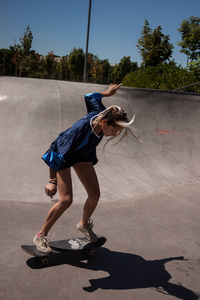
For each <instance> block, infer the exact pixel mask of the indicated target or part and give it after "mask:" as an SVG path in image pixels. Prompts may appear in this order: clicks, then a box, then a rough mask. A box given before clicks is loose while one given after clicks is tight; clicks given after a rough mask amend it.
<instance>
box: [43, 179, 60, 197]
mask: <svg viewBox="0 0 200 300" xmlns="http://www.w3.org/2000/svg"><path fill="white" fill-rule="evenodd" d="M45 192H46V194H47V196H49V197H51V198H53V196H55V194H56V192H57V185H55V184H53V183H48V184H47V185H46V186H45Z"/></svg>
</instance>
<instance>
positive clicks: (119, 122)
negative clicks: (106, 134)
mask: <svg viewBox="0 0 200 300" xmlns="http://www.w3.org/2000/svg"><path fill="white" fill-rule="evenodd" d="M104 119H106V120H107V124H108V126H109V125H112V126H113V127H117V126H121V127H122V128H124V130H123V131H124V133H123V135H122V137H121V138H120V139H119V141H117V143H115V144H114V145H116V144H118V143H119V142H121V141H122V140H123V139H124V138H125V137H126V138H127V139H128V133H129V132H130V134H131V135H132V136H134V138H136V139H137V140H139V139H138V138H137V137H136V136H135V134H134V133H133V132H132V130H131V129H130V128H129V126H130V125H131V124H132V123H133V121H134V119H135V116H133V118H132V119H131V121H130V120H129V119H128V117H127V112H126V111H125V110H124V109H123V108H121V107H119V106H116V105H111V106H109V107H108V108H106V109H105V110H104V111H102V112H100V113H99V114H98V116H97V117H96V118H95V120H94V121H93V126H94V127H93V130H94V129H95V127H96V126H97V124H98V123H99V122H101V121H102V120H104ZM120 133H121V131H118V132H117V134H116V135H115V136H111V137H110V138H109V139H108V140H107V141H106V143H105V145H104V147H103V149H104V148H105V146H106V145H107V143H108V142H109V141H111V140H113V139H114V138H116V137H117V136H118V135H120ZM114 145H113V146H114Z"/></svg>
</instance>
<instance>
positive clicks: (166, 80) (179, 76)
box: [122, 61, 200, 93]
mask: <svg viewBox="0 0 200 300" xmlns="http://www.w3.org/2000/svg"><path fill="white" fill-rule="evenodd" d="M198 81H200V75H199V74H197V73H196V72H193V71H189V70H187V69H185V68H183V67H181V66H176V64H175V63H174V62H173V61H172V62H170V63H165V64H159V65H158V66H156V67H146V70H145V72H144V67H143V66H141V67H140V68H139V69H138V70H137V71H134V72H132V73H130V74H128V75H127V76H126V77H125V78H124V80H123V82H122V83H123V85H125V86H129V87H139V88H149V89H162V90H175V89H177V88H181V87H184V86H187V85H190V84H193V83H195V82H198ZM187 91H192V92H198V93H199V92H200V86H196V87H192V88H190V89H188V90H187Z"/></svg>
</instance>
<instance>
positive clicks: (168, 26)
mask: <svg viewBox="0 0 200 300" xmlns="http://www.w3.org/2000/svg"><path fill="white" fill-rule="evenodd" d="M88 7H89V0H32V1H30V0H0V48H9V46H10V45H14V42H15V40H16V42H17V43H19V38H20V37H22V36H23V34H24V32H25V31H26V28H27V26H28V25H30V27H31V31H32V33H33V43H32V49H34V50H35V51H36V52H38V53H40V54H43V55H46V54H48V52H50V51H51V50H52V51H54V54H56V55H59V56H63V55H66V54H69V53H70V51H71V50H72V49H73V48H74V47H76V48H79V47H80V48H82V49H83V50H84V51H85V47H86V32H87V20H88ZM190 16H194V17H200V0H190V1H188V0H167V1H166V0H92V10H91V27H90V40H89V49H88V50H89V52H91V53H93V54H94V55H98V57H99V58H100V59H108V60H109V62H110V63H119V61H120V60H121V58H122V57H123V56H130V57H131V61H134V62H135V61H136V62H138V64H139V65H140V63H141V57H140V54H139V51H138V48H137V47H136V44H137V41H138V38H139V37H140V35H141V31H142V27H143V25H144V20H145V18H146V19H147V20H148V22H149V26H150V27H151V28H152V29H154V28H156V27H157V26H159V25H160V26H161V27H162V32H163V33H164V34H168V35H169V37H170V42H171V43H172V44H173V45H174V47H175V49H174V50H173V56H172V58H173V59H174V60H175V62H176V63H177V64H181V65H182V66H184V67H185V65H186V55H184V54H182V53H180V49H181V48H180V47H179V46H178V45H177V41H180V40H181V35H180V33H179V32H178V31H177V28H179V24H180V23H181V22H182V21H183V20H184V19H189V17H190Z"/></svg>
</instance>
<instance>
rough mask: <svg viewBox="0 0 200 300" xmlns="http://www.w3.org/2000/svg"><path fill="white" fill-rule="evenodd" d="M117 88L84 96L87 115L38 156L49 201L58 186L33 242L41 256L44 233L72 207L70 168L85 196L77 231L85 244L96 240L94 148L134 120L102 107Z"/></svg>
mask: <svg viewBox="0 0 200 300" xmlns="http://www.w3.org/2000/svg"><path fill="white" fill-rule="evenodd" d="M120 86H121V84H119V85H117V84H111V85H110V86H109V88H108V90H107V91H106V92H103V93H92V94H87V95H85V102H86V107H87V115H86V116H85V117H84V118H82V119H81V120H79V121H77V122H76V123H75V124H74V125H73V126H72V127H71V128H69V129H67V130H66V131H64V132H62V133H61V134H60V135H59V136H58V137H57V139H56V140H55V141H54V142H53V143H52V144H51V146H50V148H49V150H48V151H47V152H46V153H45V154H44V155H43V157H42V159H43V160H44V161H45V162H46V164H47V165H48V166H49V170H50V180H49V183H48V184H47V185H46V187H45V191H46V194H47V195H48V196H50V197H51V198H52V197H53V196H54V195H55V194H56V192H57V186H58V191H59V196H60V197H59V202H57V203H56V204H55V205H54V206H53V207H52V208H51V209H50V211H49V213H48V215H47V217H46V220H45V222H44V224H43V226H42V228H41V229H40V231H39V232H38V233H37V234H36V236H35V237H34V239H33V242H34V244H35V245H36V247H37V249H38V250H39V251H41V252H43V253H47V254H50V253H51V252H52V249H51V248H50V247H49V244H48V241H49V240H48V238H47V234H48V232H49V230H50V229H51V227H52V226H53V225H54V223H55V222H56V221H57V220H58V218H59V217H60V216H61V215H62V214H63V213H64V211H65V210H67V209H68V208H69V206H70V205H71V204H72V198H73V192H72V179H71V171H70V168H71V167H73V168H74V170H75V172H76V174H77V176H78V178H79V179H80V181H81V182H82V184H83V186H84V187H85V190H86V192H87V195H88V197H87V200H86V202H85V204H84V207H83V215H82V218H81V220H80V222H79V223H78V225H77V228H78V230H79V231H81V232H82V233H83V234H84V235H85V236H86V238H87V239H88V240H89V241H91V242H95V241H96V240H97V239H98V238H97V236H96V234H95V233H94V232H93V230H92V228H93V222H92V220H91V219H90V217H91V215H92V214H93V212H94V210H95V208H96V206H97V204H98V201H99V198H100V190H99V183H98V179H97V175H96V172H95V169H94V165H95V164H96V163H97V161H98V159H97V156H96V147H97V145H98V144H99V143H100V141H101V139H102V138H103V136H104V135H105V136H108V137H110V139H113V138H115V137H116V136H118V135H119V134H120V133H121V132H122V131H124V135H123V136H122V138H123V137H124V136H125V135H127V133H128V126H129V125H130V124H131V123H132V122H133V120H134V118H132V120H131V121H129V119H128V118H127V113H126V112H125V110H124V109H122V108H121V107H119V106H115V105H112V106H110V107H108V108H105V106H104V105H103V104H102V98H103V97H110V96H112V95H114V94H115V93H116V91H117V90H118V89H119V88H120ZM122 138H121V139H122ZM110 139H109V140H110Z"/></svg>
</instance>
